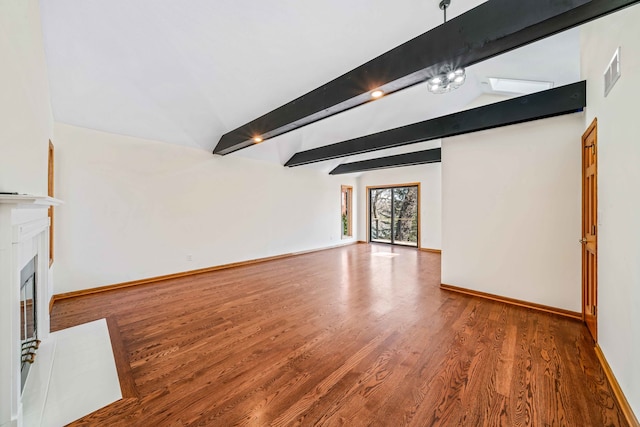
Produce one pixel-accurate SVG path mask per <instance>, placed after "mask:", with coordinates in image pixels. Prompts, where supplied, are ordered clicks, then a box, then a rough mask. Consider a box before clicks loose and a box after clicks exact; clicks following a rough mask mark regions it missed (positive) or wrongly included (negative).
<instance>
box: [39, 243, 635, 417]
mask: <svg viewBox="0 0 640 427" xmlns="http://www.w3.org/2000/svg"><path fill="white" fill-rule="evenodd" d="M376 252H393V253H395V254H397V255H398V256H396V257H393V258H390V257H380V256H375V254H376ZM439 286H440V255H439V254H434V253H429V252H424V251H418V250H415V249H410V248H400V247H398V248H394V247H387V246H378V245H351V246H346V247H342V248H338V249H333V250H327V251H322V252H316V253H312V254H306V255H300V256H297V257H291V258H286V259H278V260H272V261H269V262H263V263H260V264H252V265H245V266H241V267H237V268H233V269H226V270H219V271H215V272H209V273H203V274H199V275H196V276H189V277H181V278H173V279H170V280H164V281H158V282H156V283H154V284H152V285H147V286H135V287H128V288H124V289H119V290H113V291H110V292H102V293H97V294H91V295H85V296H81V297H76V298H67V299H62V300H56V301H55V303H54V307H53V311H52V322H51V325H52V329H53V330H59V329H61V328H66V327H70V326H74V325H77V324H81V323H85V322H88V321H91V320H96V319H99V318H103V317H106V318H107V319H108V325H110V331H111V333H112V339H113V340H115V342H116V345H114V351H115V352H116V353H117V357H116V358H117V360H120V361H121V362H122V361H124V363H125V364H128V372H129V373H128V374H127V373H126V372H127V367H126V366H124V367H122V366H121V367H120V368H119V370H118V372H119V373H121V375H123V376H125V377H127V376H128V377H129V383H128V385H127V386H126V388H127V389H130V390H131V393H129V392H127V395H129V394H131V395H133V394H134V391H135V393H137V394H136V396H137V398H135V397H127V396H125V398H124V399H122V400H120V401H118V402H115V403H114V404H112V405H109V406H107V407H105V408H102V409H100V410H98V411H96V412H94V413H92V414H90V415H88V416H86V417H84V418H82V419H80V420H77V421H76V422H74V423H72V425H74V426H89V425H91V426H93V425H108V426H150V425H151V426H153V425H156V426H233V425H250V426H256V425H260V426H262V425H319V426H339V425H345V426H369V425H371V426H403V425H415V426H424V425H447V426H448V425H473V426H476V425H478V426H481V425H482V426H497V425H500V426H538V425H557V426H562V425H567V426H627V423H626V421H625V418H624V416H623V414H622V412H621V411H620V409H619V407H618V405H617V404H616V400H615V396H614V394H613V392H612V390H611V387H610V386H609V383H608V382H607V378H606V376H605V374H604V372H603V371H602V369H601V367H600V364H599V362H598V359H597V357H596V355H595V353H594V350H593V344H592V341H590V338H589V336H588V332H587V330H586V328H585V327H584V325H582V324H581V323H579V322H576V321H575V320H573V319H569V318H566V317H560V316H557V315H553V314H549V313H544V312H540V311H533V310H530V309H527V308H523V307H517V306H513V305H509V304H505V303H503V302H497V301H491V300H487V299H481V298H477V297H474V296H470V295H465V294H461V293H454V292H447V291H443V290H441V289H440V288H439ZM121 368H123V369H121ZM122 372H124V374H122Z"/></svg>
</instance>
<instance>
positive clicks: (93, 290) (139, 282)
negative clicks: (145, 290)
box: [52, 242, 357, 301]
mask: <svg viewBox="0 0 640 427" xmlns="http://www.w3.org/2000/svg"><path fill="white" fill-rule="evenodd" d="M355 244H357V242H350V243H343V244H340V245H334V246H329V247H326V248H320V249H310V250H308V251H300V252H291V253H287V254H282V255H274V256H270V257H265V258H257V259H251V260H247V261H239V262H232V263H229V264H222V265H216V266H213V267H206V268H200V269H197V270H189V271H182V272H180V273H173V274H166V275H164V276H156V277H149V278H147V279H140V280H132V281H130V282H123V283H116V284H114V285H106V286H99V287H96V288H90V289H83V290H80V291H73V292H65V293H63V294H56V295H54V296H53V298H52V300H55V301H59V300H63V299H68V298H76V297H81V296H85V295H93V294H99V293H102V292H108V291H114V290H116V289H123V288H130V287H132V286H140V285H148V284H150V283H155V282H161V281H163V280H169V279H179V278H182V277H189V276H195V275H197V274H202V273H210V272H212V271H218V270H226V269H229V268H236V267H244V266H247V265H252V264H259V263H262V262H268V261H275V260H279V259H284V258H290V257H295V256H299V255H306V254H310V253H314V252H321V251H326V250H330V249H337V248H341V247H343V246H349V245H355Z"/></svg>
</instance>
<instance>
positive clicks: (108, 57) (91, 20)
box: [41, 0, 580, 172]
mask: <svg viewBox="0 0 640 427" xmlns="http://www.w3.org/2000/svg"><path fill="white" fill-rule="evenodd" d="M480 3H483V1H479V0H453V2H452V5H451V7H450V9H449V11H448V18H451V17H454V16H457V15H459V14H460V13H463V12H465V11H467V10H469V9H471V8H473V7H475V6H477V5H479V4H480ZM41 13H42V21H43V33H44V39H45V50H46V57H47V65H48V72H49V78H50V85H51V91H52V103H53V113H54V117H55V119H56V120H57V121H60V122H63V123H68V124H73V125H77V126H81V127H87V128H92V129H98V130H102V131H106V132H112V133H118V134H124V135H130V136H137V137H141V138H148V139H154V140H158V141H165V142H168V143H173V144H179V145H184V146H189V147H195V148H199V149H202V150H206V151H209V152H211V151H212V150H213V148H214V147H215V145H216V144H217V142H218V140H219V139H220V137H221V136H222V135H223V134H224V133H226V132H228V131H230V130H232V129H235V128H236V127H238V126H240V125H242V124H244V123H246V122H248V121H250V120H252V119H254V118H256V117H258V116H260V115H262V114H265V113H266V112H268V111H271V110H273V109H275V108H277V107H279V106H280V105H282V104H284V103H287V102H289V101H291V100H293V99H295V98H297V97H298V96H300V95H302V94H304V93H306V92H308V91H310V90H312V89H314V88H316V87H318V86H320V85H322V84H324V83H326V82H328V81H330V80H332V79H334V78H336V77H338V76H340V75H341V74H343V73H345V72H346V71H349V70H351V69H353V68H355V67H357V66H359V65H361V64H363V63H365V62H367V61H368V60H370V59H372V58H374V57H376V56H378V55H380V54H382V53H384V52H386V51H388V50H390V49H392V48H394V47H395V46H397V45H399V44H401V43H404V42H406V41H408V40H410V39H412V38H413V37H415V36H417V35H419V34H421V33H424V32H425V31H427V30H429V29H431V28H434V27H435V26H437V25H439V24H441V23H442V18H443V17H442V12H441V11H440V10H439V9H438V1H436V0H399V1H393V2H392V1H390V0H352V1H343V0H325V1H322V2H302V1H296V0H261V1H258V0H216V1H211V0H190V1H189V2H175V1H168V0H154V1H150V0H140V1H135V2H131V1H123V0H111V1H99V0H92V1H87V0H56V1H55V2H51V1H45V0H42V1H41ZM579 46H580V41H579V31H578V30H577V29H574V30H570V31H567V32H564V33H561V34H558V35H556V36H553V37H552V38H548V39H544V40H542V41H539V42H537V43H534V44H531V45H528V46H526V47H523V48H520V49H517V50H514V51H511V52H509V53H506V54H503V55H501V56H498V57H495V58H492V59H490V60H487V61H484V62H481V63H479V64H476V65H473V66H471V67H468V68H467V74H468V77H467V82H466V83H465V85H464V86H463V87H462V88H460V89H458V90H457V91H454V92H451V93H449V94H444V95H433V94H430V93H428V92H427V90H426V87H425V85H424V84H418V85H416V86H413V87H411V88H409V89H406V90H403V91H400V92H397V93H394V94H391V95H388V96H386V97H383V98H382V99H380V100H377V101H375V102H371V103H368V104H365V105H363V106H360V107H357V108H355V109H352V110H349V111H346V112H343V113H340V114H338V115H335V116H332V117H330V118H327V119H324V120H322V121H320V122H316V123H313V124H311V125H308V126H306V127H304V128H302V129H298V130H295V131H292V132H289V133H287V134H284V135H281V136H278V137H275V138H272V139H270V140H268V141H265V142H264V143H262V144H259V145H255V146H252V147H249V148H246V149H243V150H240V151H237V152H235V153H233V154H231V155H232V156H243V157H250V158H254V159H260V160H265V161H271V162H276V163H280V164H284V163H285V162H286V161H287V160H288V159H289V158H290V157H291V156H292V155H293V154H294V153H296V152H298V151H301V150H308V149H310V148H315V147H319V146H323V145H328V144H331V143H335V142H338V141H342V140H345V139H350V138H355V137H359V136H363V135H367V134H370V133H373V132H379V131H381V130H385V129H389V128H392V127H397V126H402V125H406V124H410V123H414V122H418V121H422V120H426V119H429V118H433V117H438V116H441V115H444V114H449V113H453V112H456V111H459V110H461V109H464V108H466V107H468V106H469V105H475V104H478V103H482V102H488V101H495V100H499V99H506V98H505V97H504V95H503V94H492V93H491V91H490V90H489V88H488V85H487V84H486V82H487V78H488V77H505V78H516V79H526V80H543V81H551V82H553V83H554V85H555V86H560V85H564V84H568V83H572V82H575V81H577V80H579V77H580V76H579V65H580V64H579V62H580V55H579ZM488 94H492V95H494V96H491V97H488V96H487V95H488ZM437 146H439V142H438V141H431V142H426V143H420V144H415V145H413V146H410V147H399V148H393V149H388V150H383V151H380V152H376V153H367V154H360V155H356V156H349V157H347V158H343V159H334V160H331V161H326V162H320V163H317V164H312V165H308V166H304V167H310V168H317V169H321V170H323V171H326V172H328V171H330V170H331V169H333V168H334V167H335V166H337V165H338V164H339V163H343V162H345V161H357V160H363V159H368V158H374V157H380V156H384V155H390V154H398V153H402V152H407V151H417V150H421V149H426V148H432V147H437Z"/></svg>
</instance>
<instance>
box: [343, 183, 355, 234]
mask: <svg viewBox="0 0 640 427" xmlns="http://www.w3.org/2000/svg"><path fill="white" fill-rule="evenodd" d="M341 193H342V197H341V206H342V210H341V212H342V215H341V226H342V231H341V234H342V238H343V239H346V238H347V237H352V236H353V229H352V216H353V212H352V211H353V208H352V203H353V187H349V186H347V185H343V186H342V187H341Z"/></svg>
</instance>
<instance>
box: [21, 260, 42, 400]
mask: <svg viewBox="0 0 640 427" xmlns="http://www.w3.org/2000/svg"><path fill="white" fill-rule="evenodd" d="M37 258H38V256H37V255H36V256H35V257H33V258H32V259H31V261H29V262H28V263H27V265H25V266H24V268H23V269H22V270H21V271H20V341H21V344H22V345H21V362H22V365H21V368H20V374H21V375H20V376H21V382H20V383H21V389H23V388H24V384H25V382H26V380H27V375H28V374H29V368H30V367H31V364H32V363H33V362H34V361H35V357H36V350H37V349H38V346H39V345H40V341H38V332H37V331H38V316H37V314H36V312H37V309H36V307H37V303H38V301H37V291H36V266H37V265H38V264H37V261H38V259H37Z"/></svg>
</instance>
